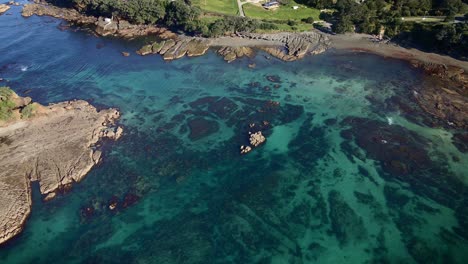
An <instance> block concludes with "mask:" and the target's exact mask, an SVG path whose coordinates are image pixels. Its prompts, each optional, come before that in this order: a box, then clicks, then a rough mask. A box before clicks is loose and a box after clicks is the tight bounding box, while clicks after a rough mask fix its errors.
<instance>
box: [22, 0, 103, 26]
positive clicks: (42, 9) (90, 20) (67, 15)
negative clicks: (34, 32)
mask: <svg viewBox="0 0 468 264" xmlns="http://www.w3.org/2000/svg"><path fill="white" fill-rule="evenodd" d="M21 14H22V16H23V17H30V16H33V15H37V16H51V17H55V18H60V19H64V20H66V21H69V22H73V23H77V24H94V23H96V21H97V18H95V17H92V16H85V15H82V14H80V13H79V12H78V11H76V10H75V9H71V8H60V7H56V6H53V5H46V4H37V3H31V4H26V5H24V8H23V11H22V13H21Z"/></svg>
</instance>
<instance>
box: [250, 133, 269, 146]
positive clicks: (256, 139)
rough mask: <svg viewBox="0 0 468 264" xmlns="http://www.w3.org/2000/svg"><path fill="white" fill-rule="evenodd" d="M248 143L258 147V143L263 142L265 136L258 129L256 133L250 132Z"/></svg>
mask: <svg viewBox="0 0 468 264" xmlns="http://www.w3.org/2000/svg"><path fill="white" fill-rule="evenodd" d="M249 141H250V145H252V146H254V147H258V146H259V145H260V144H262V143H263V142H265V137H264V136H263V135H262V131H258V132H256V133H253V134H250V138H249Z"/></svg>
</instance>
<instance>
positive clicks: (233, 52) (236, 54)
mask: <svg viewBox="0 0 468 264" xmlns="http://www.w3.org/2000/svg"><path fill="white" fill-rule="evenodd" d="M218 54H220V55H221V56H223V57H224V60H225V61H227V62H232V61H234V60H236V59H238V58H242V57H244V56H246V57H253V55H254V51H253V49H252V48H249V47H223V48H221V49H219V50H218Z"/></svg>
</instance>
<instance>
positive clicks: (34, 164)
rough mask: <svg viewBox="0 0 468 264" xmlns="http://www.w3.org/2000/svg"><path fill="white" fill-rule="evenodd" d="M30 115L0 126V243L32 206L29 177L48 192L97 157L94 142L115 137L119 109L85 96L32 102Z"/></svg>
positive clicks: (64, 184)
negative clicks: (100, 106)
mask: <svg viewBox="0 0 468 264" xmlns="http://www.w3.org/2000/svg"><path fill="white" fill-rule="evenodd" d="M35 108H36V109H37V110H35V112H34V116H33V117H30V118H27V119H19V120H13V121H10V122H7V123H6V124H4V125H3V126H0V167H1V168H2V170H0V200H1V201H2V206H1V207H0V244H1V243H3V242H5V241H7V240H8V239H10V238H12V237H13V236H15V235H16V234H18V233H19V232H21V230H22V226H23V225H24V223H25V221H26V218H27V217H28V215H29V213H30V210H31V189H30V183H31V181H38V182H39V186H40V192H41V193H42V194H43V195H44V196H47V199H50V198H53V197H54V196H55V195H56V193H57V192H59V191H61V190H63V189H65V188H66V187H69V186H70V185H71V184H72V183H74V182H79V181H80V180H82V179H83V178H84V176H85V175H86V174H87V173H88V172H89V170H90V169H91V168H92V167H93V166H94V165H95V164H96V163H98V162H99V160H100V157H101V152H100V151H99V150H97V148H98V145H97V143H98V142H99V141H101V140H102V138H104V137H108V138H113V139H117V138H118V137H119V136H120V135H121V134H122V129H121V128H116V127H115V125H114V122H115V120H116V119H117V118H118V117H119V112H118V111H117V110H115V109H106V110H101V111H99V112H98V111H97V110H96V108H95V107H93V106H91V105H90V104H89V103H87V102H86V101H70V102H63V103H58V104H52V105H50V106H41V105H38V104H35Z"/></svg>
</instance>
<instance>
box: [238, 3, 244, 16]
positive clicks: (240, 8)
mask: <svg viewBox="0 0 468 264" xmlns="http://www.w3.org/2000/svg"><path fill="white" fill-rule="evenodd" d="M237 6H238V7H239V15H240V16H241V17H245V14H244V9H242V3H241V1H240V0H237Z"/></svg>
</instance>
